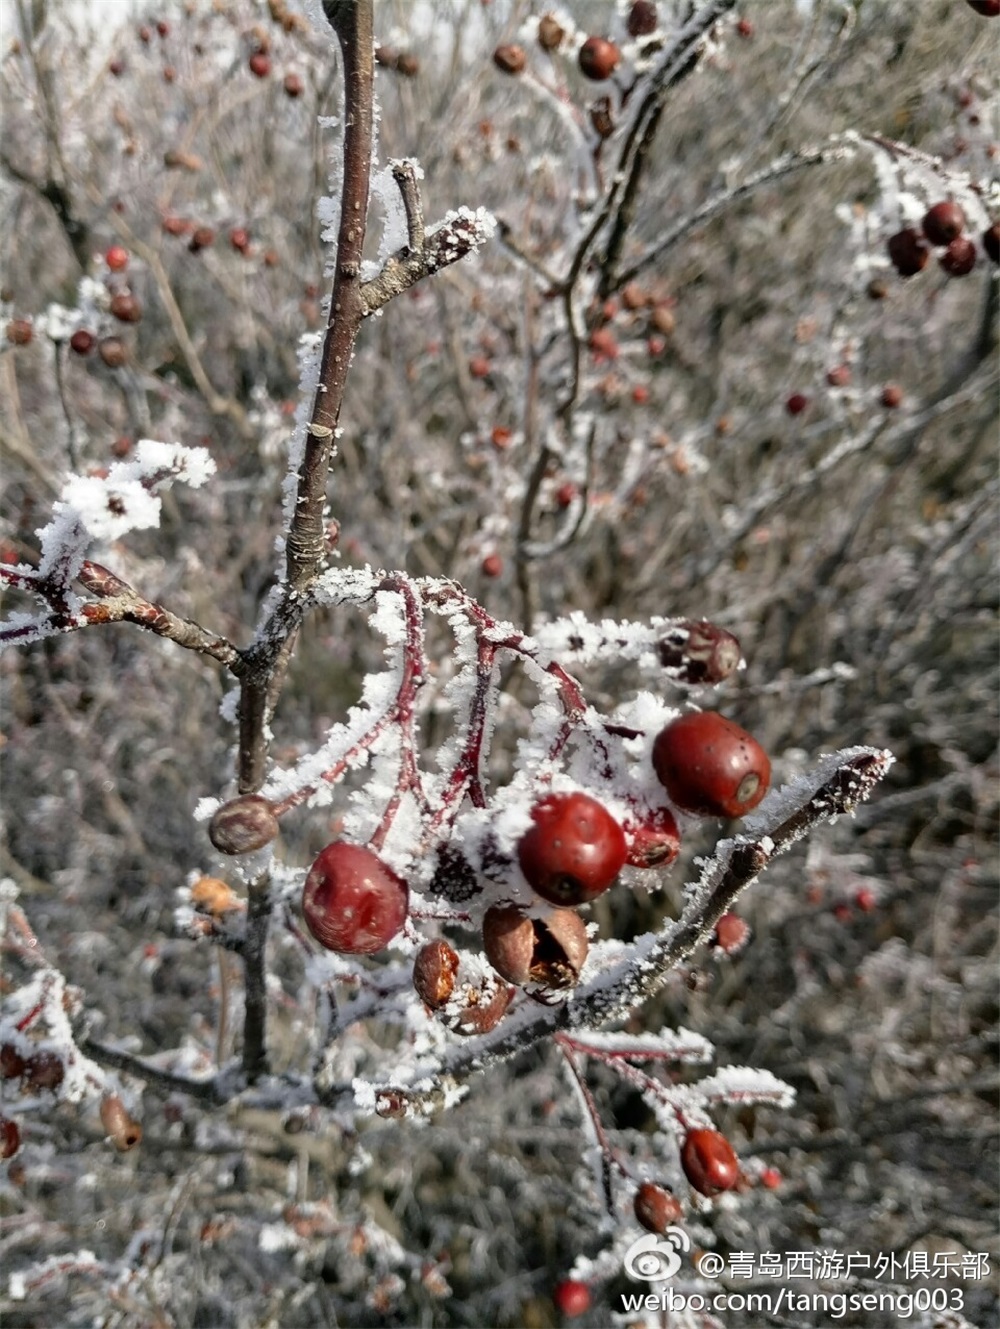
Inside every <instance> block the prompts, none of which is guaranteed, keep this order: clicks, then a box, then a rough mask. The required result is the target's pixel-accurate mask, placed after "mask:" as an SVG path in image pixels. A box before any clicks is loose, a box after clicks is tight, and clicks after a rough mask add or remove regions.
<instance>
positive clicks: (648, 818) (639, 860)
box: [623, 808, 681, 868]
mask: <svg viewBox="0 0 1000 1329" xmlns="http://www.w3.org/2000/svg"><path fill="white" fill-rule="evenodd" d="M623 829H624V831H625V843H626V845H627V846H628V850H627V853H626V856H625V862H626V863H628V864H629V866H630V867H634V868H665V867H669V866H670V864H671V863H672V862H673V861H674V859H675V858H676V857H677V855H678V854H679V853H680V848H681V836H680V832H679V831H678V829H677V822H676V820H675V818H674V814H673V813H672V812H671V811H670V809H669V808H655V809H654V810H653V811H652V812H649V813H647V814H645V815H643V816H642V817H641V818H638V819H636V820H635V821H633V820H631V819H629V820H628V821H626V822H625V825H624V828H623Z"/></svg>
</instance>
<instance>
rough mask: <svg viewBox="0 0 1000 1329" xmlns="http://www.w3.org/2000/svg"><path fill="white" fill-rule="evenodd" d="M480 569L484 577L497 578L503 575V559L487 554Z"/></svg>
mask: <svg viewBox="0 0 1000 1329" xmlns="http://www.w3.org/2000/svg"><path fill="white" fill-rule="evenodd" d="M482 568H483V576H484V577H499V576H500V575H501V574H502V573H503V559H502V558H501V557H500V555H499V554H487V555H486V557H485V558H484V559H483V563H482Z"/></svg>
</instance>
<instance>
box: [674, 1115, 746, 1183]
mask: <svg viewBox="0 0 1000 1329" xmlns="http://www.w3.org/2000/svg"><path fill="white" fill-rule="evenodd" d="M681 1167H682V1168H683V1169H684V1175H685V1176H686V1177H687V1179H688V1181H689V1182H690V1183H691V1186H692V1187H693V1188H694V1189H695V1190H696V1191H698V1192H699V1194H701V1195H720V1194H721V1193H722V1192H723V1191H730V1190H732V1188H733V1187H734V1186H735V1185H736V1183H737V1181H739V1177H740V1164H739V1160H738V1159H737V1157H736V1154H735V1153H734V1152H733V1146H732V1145H731V1144H730V1143H729V1141H728V1140H727V1139H726V1137H725V1136H724V1135H722V1134H721V1133H720V1132H719V1131H712V1130H708V1129H705V1128H697V1129H695V1130H691V1131H688V1133H687V1135H685V1137H684V1143H683V1144H682V1145H681Z"/></svg>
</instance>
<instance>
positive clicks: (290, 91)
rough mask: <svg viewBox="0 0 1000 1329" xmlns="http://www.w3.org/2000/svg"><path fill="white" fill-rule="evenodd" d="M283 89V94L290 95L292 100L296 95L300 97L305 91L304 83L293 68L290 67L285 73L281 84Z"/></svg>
mask: <svg viewBox="0 0 1000 1329" xmlns="http://www.w3.org/2000/svg"><path fill="white" fill-rule="evenodd" d="M281 86H282V87H283V88H284V89H285V96H286V97H291V98H292V100H293V101H294V100H295V98H296V97H301V96H302V94H303V92H305V84H304V83H303V82H302V80H301V79H300V78H299V76H298V74H296V72H295V71H294V69H290V70H289V71H288V73H287V74H286V75H285V79H284V82H283V83H282V85H281Z"/></svg>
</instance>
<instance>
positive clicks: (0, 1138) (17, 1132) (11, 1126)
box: [0, 1117, 21, 1158]
mask: <svg viewBox="0 0 1000 1329" xmlns="http://www.w3.org/2000/svg"><path fill="white" fill-rule="evenodd" d="M20 1147H21V1129H20V1127H19V1126H18V1124H17V1122H16V1121H11V1119H10V1118H9V1117H0V1158H13V1157H14V1155H15V1154H16V1153H17V1151H18V1150H19V1149H20Z"/></svg>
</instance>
